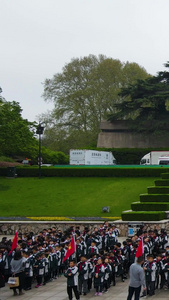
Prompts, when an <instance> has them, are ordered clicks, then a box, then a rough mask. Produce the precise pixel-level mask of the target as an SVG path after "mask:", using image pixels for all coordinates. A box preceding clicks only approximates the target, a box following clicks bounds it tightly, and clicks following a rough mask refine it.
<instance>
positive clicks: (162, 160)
mask: <svg viewBox="0 0 169 300" xmlns="http://www.w3.org/2000/svg"><path fill="white" fill-rule="evenodd" d="M158 164H159V165H169V154H168V155H162V156H160V157H159V159H158Z"/></svg>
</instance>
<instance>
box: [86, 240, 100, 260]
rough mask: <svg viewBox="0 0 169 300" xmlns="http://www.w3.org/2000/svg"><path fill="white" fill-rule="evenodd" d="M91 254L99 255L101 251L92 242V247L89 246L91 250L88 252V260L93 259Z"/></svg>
mask: <svg viewBox="0 0 169 300" xmlns="http://www.w3.org/2000/svg"><path fill="white" fill-rule="evenodd" d="M91 254H99V250H98V248H97V247H96V243H95V241H92V242H91V246H89V248H88V252H87V255H88V258H90V257H91Z"/></svg>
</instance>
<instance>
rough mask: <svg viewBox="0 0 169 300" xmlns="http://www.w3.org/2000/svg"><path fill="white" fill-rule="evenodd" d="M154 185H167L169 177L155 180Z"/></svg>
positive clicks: (168, 184)
mask: <svg viewBox="0 0 169 300" xmlns="http://www.w3.org/2000/svg"><path fill="white" fill-rule="evenodd" d="M155 185H156V186H169V179H168V180H166V179H161V180H155Z"/></svg>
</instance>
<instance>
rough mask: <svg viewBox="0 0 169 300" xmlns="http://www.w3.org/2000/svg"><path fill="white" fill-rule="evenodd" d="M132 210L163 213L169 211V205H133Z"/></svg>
mask: <svg viewBox="0 0 169 300" xmlns="http://www.w3.org/2000/svg"><path fill="white" fill-rule="evenodd" d="M131 209H132V210H133V211H161V210H164V211H165V210H169V203H166V202H160V203H156V202H146V203H140V202H137V203H132V204H131Z"/></svg>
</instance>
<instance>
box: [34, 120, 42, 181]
mask: <svg viewBox="0 0 169 300" xmlns="http://www.w3.org/2000/svg"><path fill="white" fill-rule="evenodd" d="M43 131H44V127H43V126H42V124H40V123H39V125H38V127H37V130H36V134H39V157H38V165H39V179H40V178H41V164H42V157H41V135H42V134H43Z"/></svg>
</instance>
